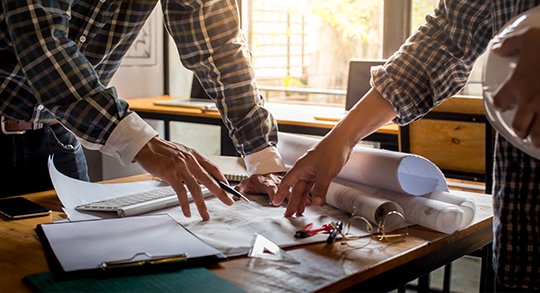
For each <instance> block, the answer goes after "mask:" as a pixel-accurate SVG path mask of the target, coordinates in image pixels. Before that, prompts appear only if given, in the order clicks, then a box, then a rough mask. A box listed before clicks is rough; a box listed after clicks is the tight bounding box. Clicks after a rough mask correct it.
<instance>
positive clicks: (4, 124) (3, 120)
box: [0, 116, 26, 135]
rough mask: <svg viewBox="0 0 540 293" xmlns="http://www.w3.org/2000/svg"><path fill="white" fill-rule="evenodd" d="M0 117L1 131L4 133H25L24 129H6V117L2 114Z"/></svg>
mask: <svg viewBox="0 0 540 293" xmlns="http://www.w3.org/2000/svg"><path fill="white" fill-rule="evenodd" d="M1 117H2V119H0V124H1V125H2V133H4V134H6V135H17V134H25V133H26V130H7V129H6V120H5V119H6V118H5V117H4V116H1Z"/></svg>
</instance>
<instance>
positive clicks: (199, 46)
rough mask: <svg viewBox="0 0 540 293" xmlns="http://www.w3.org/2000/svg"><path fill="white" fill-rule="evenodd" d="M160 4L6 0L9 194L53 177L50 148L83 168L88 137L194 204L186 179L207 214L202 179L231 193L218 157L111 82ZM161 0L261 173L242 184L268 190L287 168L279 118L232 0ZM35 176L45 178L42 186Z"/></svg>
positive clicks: (3, 82)
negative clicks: (183, 139)
mask: <svg viewBox="0 0 540 293" xmlns="http://www.w3.org/2000/svg"><path fill="white" fill-rule="evenodd" d="M156 4H157V0H130V1H122V0H96V1H93V0H77V1H68V0H34V1H30V0H2V4H1V6H0V100H1V101H2V105H1V108H0V115H1V116H2V121H1V122H2V134H0V148H1V150H2V156H1V157H2V158H1V159H0V160H1V161H0V162H1V166H2V169H3V172H2V173H3V174H4V175H2V176H1V177H2V179H1V180H2V181H1V183H2V189H3V190H4V191H3V192H4V193H5V194H2V195H3V196H6V195H12V194H10V193H15V192H17V191H18V192H19V193H21V192H22V193H25V192H32V191H38V190H40V189H39V188H41V190H43V189H50V188H51V185H50V180H49V179H48V170H47V157H48V155H49V154H50V153H52V154H54V160H55V165H57V167H58V168H59V170H60V171H62V172H63V173H64V174H66V175H69V176H72V177H75V178H80V179H86V180H87V179H88V175H87V171H86V162H85V159H84V155H83V153H82V149H81V146H80V145H81V144H82V145H83V146H85V147H87V148H89V149H95V150H100V151H101V152H102V153H105V154H108V155H111V156H114V157H116V158H117V159H118V160H119V161H120V162H121V164H123V165H128V164H130V163H132V162H137V163H139V164H140V165H141V166H142V167H143V168H144V169H145V170H146V171H148V172H149V173H151V174H153V175H154V176H157V177H160V178H162V179H163V180H165V181H167V182H168V183H170V184H171V185H172V186H173V188H174V190H175V191H176V192H177V194H178V198H179V201H180V203H181V207H182V210H183V212H184V214H185V215H186V216H190V210H189V202H188V200H187V190H189V191H190V192H191V194H192V195H193V198H194V202H195V203H196V204H197V208H198V210H199V213H200V215H201V217H202V218H203V219H209V213H208V211H207V210H206V205H205V204H204V200H203V197H202V193H201V189H200V187H199V183H198V182H200V183H202V184H204V185H205V186H206V187H208V189H209V190H210V191H211V192H212V193H214V194H215V195H216V196H217V197H218V198H220V199H221V200H222V201H223V202H224V203H226V204H228V205H230V204H233V201H232V199H230V198H229V197H228V196H227V195H226V194H225V192H224V191H223V190H222V189H221V188H220V187H219V186H218V185H217V183H216V182H215V181H214V180H213V179H212V175H214V176H215V177H217V178H218V179H220V180H222V181H226V180H225V178H224V177H223V175H222V174H221V173H220V172H219V170H218V169H217V167H216V166H215V165H213V164H212V163H211V162H209V161H208V160H206V159H205V158H204V157H203V156H201V155H200V154H198V153H197V152H196V151H195V150H193V149H190V148H188V147H186V146H183V145H180V144H176V143H173V142H168V141H165V140H163V139H161V138H159V137H158V136H157V132H156V131H155V130H153V129H152V128H151V127H150V126H149V125H147V124H146V123H145V122H144V121H143V120H142V119H141V118H140V117H139V116H138V115H137V114H136V113H134V112H132V111H130V110H129V105H128V103H127V102H126V101H123V100H121V99H119V98H118V97H117V94H116V91H115V89H114V88H113V87H109V86H108V83H109V82H110V80H111V78H112V77H113V75H114V73H115V72H116V71H117V69H118V67H119V65H120V62H121V60H122V58H123V56H124V55H125V54H126V52H127V50H128V49H129V47H130V45H131V44H132V43H133V41H134V40H135V38H136V37H137V35H138V33H139V32H140V30H141V28H142V26H143V25H144V23H145V21H146V20H147V18H148V16H149V15H150V14H151V12H152V11H153V9H154V7H155V6H156ZM161 8H162V10H163V15H164V21H165V25H166V28H167V30H168V32H169V33H170V35H171V36H172V37H173V39H174V41H175V42H176V44H177V47H178V51H179V52H180V56H181V57H180V58H181V61H182V63H183V64H184V66H185V67H186V68H188V69H190V70H192V71H193V72H194V73H195V75H196V76H197V78H198V79H199V80H200V81H201V83H202V84H203V86H204V88H205V89H206V91H207V92H208V94H209V95H210V96H211V97H212V99H213V100H214V101H215V103H216V105H217V107H218V109H219V111H220V112H221V114H222V117H223V121H224V123H225V125H226V126H227V127H228V128H229V130H230V135H231V138H232V140H233V142H234V143H235V145H236V148H237V150H238V152H239V153H240V154H241V155H242V156H244V158H245V161H246V164H247V166H248V172H249V173H250V174H257V176H252V178H250V179H249V181H247V182H246V183H244V184H243V187H244V191H245V192H258V193H260V192H266V193H269V194H270V196H271V198H272V197H273V194H274V190H277V184H278V183H279V180H280V179H281V175H279V174H278V173H280V172H283V171H285V168H284V165H283V163H282V161H281V157H280V156H279V154H278V152H277V150H276V148H275V144H276V143H277V125H276V122H275V120H274V118H273V117H272V115H271V114H270V113H269V112H268V111H266V110H265V109H264V108H263V107H262V105H263V102H264V101H263V99H262V98H261V97H260V95H259V93H258V89H257V87H256V84H255V80H254V72H253V68H252V67H251V65H250V60H249V57H250V56H249V52H248V51H247V48H246V42H245V39H244V37H243V35H242V32H241V30H240V28H239V16H238V8H237V6H236V1H234V0H216V1H203V0H184V1H173V0H162V1H161ZM73 134H74V135H75V136H76V138H75V137H74V136H73ZM79 141H80V143H79ZM182 181H184V182H185V186H186V187H187V190H186V187H184V184H183V183H182ZM28 182H32V184H28ZM37 184H42V186H39V187H38V189H37V190H36V189H35V188H34V187H35V186H34V185H37ZM27 187H30V188H34V189H26V188H27Z"/></svg>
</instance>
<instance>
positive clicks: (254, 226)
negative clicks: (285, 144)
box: [49, 162, 368, 256]
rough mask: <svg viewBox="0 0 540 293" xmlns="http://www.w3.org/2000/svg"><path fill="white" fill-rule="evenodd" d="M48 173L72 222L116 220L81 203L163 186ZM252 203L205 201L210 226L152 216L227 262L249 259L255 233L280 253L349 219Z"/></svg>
mask: <svg viewBox="0 0 540 293" xmlns="http://www.w3.org/2000/svg"><path fill="white" fill-rule="evenodd" d="M49 172H50V173H51V178H52V179H53V184H54V188H55V190H56V193H57V194H58V197H59V198H60V201H61V202H62V204H63V205H64V210H66V211H69V213H67V215H68V218H69V219H70V220H71V221H75V220H92V219H100V218H115V217H116V213H107V212H79V211H77V210H75V209H74V207H75V206H76V205H79V204H81V203H86V202H90V201H94V200H98V199H106V198H111V197H117V196H121V195H125V194H129V193H130V192H131V193H134V191H135V190H136V191H137V192H140V191H143V189H145V188H146V189H151V188H155V187H156V186H158V185H159V184H163V183H160V182H156V181H150V182H144V181H143V182H132V183H111V184H97V183H90V182H85V181H81V180H77V179H72V178H69V177H67V176H65V175H64V174H62V173H60V172H58V170H57V169H56V168H55V167H54V164H53V163H52V162H50V164H49ZM250 200H251V202H246V201H236V203H235V204H234V205H233V206H227V205H225V204H223V203H222V202H221V201H220V200H219V199H217V198H210V199H207V200H206V205H207V207H208V211H209V212H210V215H211V219H210V220H209V221H203V220H202V219H201V218H200V216H199V213H198V211H197V208H196V206H195V205H194V204H193V203H192V204H191V214H192V217H191V218H186V217H185V216H184V215H183V214H182V212H181V210H180V207H178V206H177V207H172V208H169V209H164V210H160V211H157V212H154V213H152V214H169V215H170V216H171V217H173V218H174V219H175V220H176V221H177V222H179V223H181V224H182V225H184V226H185V227H186V228H187V229H188V230H189V231H191V232H192V233H194V234H195V235H197V236H198V237H199V238H201V239H202V240H204V241H205V242H207V243H208V244H210V245H212V246H214V247H216V248H217V249H219V250H220V251H222V252H224V253H225V254H227V255H229V256H231V255H237V254H246V253H248V250H249V247H250V245H251V241H252V240H253V235H254V233H258V234H261V235H263V236H264V237H266V238H268V239H270V240H271V241H272V242H274V243H276V244H277V245H279V246H280V247H290V246H295V245H299V244H306V243H314V242H322V241H326V238H327V237H328V234H318V235H315V236H312V237H309V238H305V239H296V238H294V234H295V232H296V231H297V230H300V229H302V228H303V227H305V226H306V225H307V224H309V223H313V228H319V227H322V225H324V224H330V223H331V222H332V221H334V222H337V221H342V222H346V221H347V220H348V218H349V217H350V214H349V213H347V212H344V211H341V210H338V209H336V208H334V207H331V206H328V205H326V206H324V207H319V206H308V207H307V208H306V212H305V213H304V216H302V217H298V218H295V217H290V218H285V217H284V216H283V214H284V213H285V206H286V205H285V204H283V205H282V206H281V207H274V206H272V205H271V204H270V200H269V198H268V196H266V195H264V196H250ZM351 232H352V233H355V234H356V235H366V234H368V233H367V232H366V231H362V230H359V229H356V228H355V227H353V230H352V231H351Z"/></svg>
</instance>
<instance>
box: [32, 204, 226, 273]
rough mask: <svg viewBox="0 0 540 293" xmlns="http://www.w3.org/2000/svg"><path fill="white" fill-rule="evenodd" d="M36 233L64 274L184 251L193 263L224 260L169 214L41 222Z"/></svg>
mask: <svg viewBox="0 0 540 293" xmlns="http://www.w3.org/2000/svg"><path fill="white" fill-rule="evenodd" d="M37 232H38V235H39V236H40V239H41V240H42V243H43V244H44V247H45V248H46V250H48V249H50V251H51V252H52V253H53V255H54V258H53V260H55V261H57V262H58V264H59V266H57V264H56V263H55V262H53V264H52V265H51V267H52V268H56V271H58V272H60V273H73V272H91V271H105V270H107V269H109V268H112V267H113V266H111V264H115V265H118V264H123V263H126V264H127V263H129V264H134V263H135V264H136V263H139V264H141V265H145V266H149V265H153V264H155V265H159V264H162V265H163V264H165V263H166V262H163V263H162V262H160V260H165V259H173V260H175V261H177V260H179V259H180V260H181V258H182V256H185V257H186V259H185V263H186V264H189V265H190V266H196V265H197V263H198V262H200V263H201V264H202V265H206V264H208V262H216V261H220V260H224V259H226V257H225V256H224V255H223V254H222V253H221V252H220V251H218V250H217V249H215V248H214V247H212V246H210V245H208V244H206V243H205V242H204V241H202V240H200V239H199V238H197V237H196V236H195V235H193V234H192V233H190V232H189V231H188V230H186V229H185V228H184V227H183V226H182V225H180V224H178V223H177V222H176V221H175V220H174V219H172V218H171V217H170V216H169V215H167V214H159V215H149V216H139V217H127V218H113V219H103V220H90V221H79V222H62V223H55V224H41V225H38V228H37ZM51 261H52V260H51V258H50V259H49V263H50V264H51ZM114 267H116V266H114ZM177 267H180V265H178V266H177Z"/></svg>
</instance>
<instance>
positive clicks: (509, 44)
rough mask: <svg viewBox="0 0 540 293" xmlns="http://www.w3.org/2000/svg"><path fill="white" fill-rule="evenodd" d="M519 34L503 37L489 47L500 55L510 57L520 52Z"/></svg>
mask: <svg viewBox="0 0 540 293" xmlns="http://www.w3.org/2000/svg"><path fill="white" fill-rule="evenodd" d="M520 38H521V36H517V37H511V38H508V39H503V40H501V41H500V42H499V43H495V44H494V45H493V46H492V47H491V49H492V50H493V53H495V54H496V55H498V56H501V57H510V56H514V55H516V54H519V53H520V52H521V40H520Z"/></svg>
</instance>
